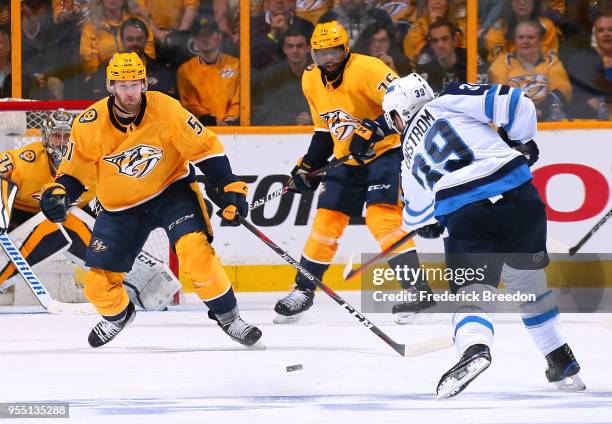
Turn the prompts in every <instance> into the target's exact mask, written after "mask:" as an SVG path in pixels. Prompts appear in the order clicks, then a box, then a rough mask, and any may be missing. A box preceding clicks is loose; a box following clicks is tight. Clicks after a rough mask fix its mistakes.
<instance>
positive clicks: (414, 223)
mask: <svg viewBox="0 0 612 424" xmlns="http://www.w3.org/2000/svg"><path fill="white" fill-rule="evenodd" d="M433 216H434V213H433V212H431V213H428V214H427V215H426V216H425V217H423V218H421V219H419V220H418V221H411V222H409V221H406V220H405V219H404V223H405V224H406V225H409V226H411V227H414V226H416V225H418V224H422V223H423V222H427V221H429V220H430V219H431V218H432V217H433Z"/></svg>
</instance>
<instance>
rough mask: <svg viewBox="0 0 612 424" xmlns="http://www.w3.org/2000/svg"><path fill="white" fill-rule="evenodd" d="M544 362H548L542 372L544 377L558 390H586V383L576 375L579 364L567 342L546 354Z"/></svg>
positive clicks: (578, 370)
mask: <svg viewBox="0 0 612 424" xmlns="http://www.w3.org/2000/svg"><path fill="white" fill-rule="evenodd" d="M546 362H548V366H547V367H546V371H545V372H544V373H545V374H546V378H547V379H548V381H550V382H551V383H553V384H554V385H555V386H557V388H558V389H559V390H563V391H568V392H581V391H583V390H586V385H585V384H584V383H583V382H582V379H581V378H580V376H579V375H578V373H579V372H580V365H579V364H578V361H576V358H575V357H574V354H573V353H572V349H570V347H569V346H568V345H567V343H566V344H564V345H563V346H560V347H558V348H557V349H555V350H553V351H552V352H550V353H549V354H548V355H546Z"/></svg>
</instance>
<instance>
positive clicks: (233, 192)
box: [218, 175, 249, 227]
mask: <svg viewBox="0 0 612 424" xmlns="http://www.w3.org/2000/svg"><path fill="white" fill-rule="evenodd" d="M248 190H249V189H248V187H247V185H246V183H244V182H243V181H240V180H238V177H236V176H235V175H231V176H230V177H229V178H227V179H226V180H225V181H224V182H223V183H221V185H220V187H219V192H220V194H221V210H220V211H219V213H218V215H219V216H220V217H221V219H222V222H223V223H226V224H228V225H231V226H233V227H237V226H239V225H240V221H239V220H238V219H237V218H238V217H237V215H240V216H241V217H243V218H246V217H247V215H248V214H249V204H248V203H247V200H246V196H247V193H248Z"/></svg>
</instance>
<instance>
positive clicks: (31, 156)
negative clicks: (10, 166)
mask: <svg viewBox="0 0 612 424" xmlns="http://www.w3.org/2000/svg"><path fill="white" fill-rule="evenodd" d="M19 157H20V158H21V159H22V160H25V161H26V162H29V163H32V162H34V161H35V160H36V153H34V151H33V150H24V151H23V152H21V153H19Z"/></svg>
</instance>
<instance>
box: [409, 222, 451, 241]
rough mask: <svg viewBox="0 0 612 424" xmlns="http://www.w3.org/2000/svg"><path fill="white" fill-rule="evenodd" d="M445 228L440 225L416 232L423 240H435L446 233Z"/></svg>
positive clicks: (435, 224) (429, 226) (431, 225)
mask: <svg viewBox="0 0 612 424" xmlns="http://www.w3.org/2000/svg"><path fill="white" fill-rule="evenodd" d="M444 229H445V227H444V226H443V225H441V224H439V223H437V222H436V223H434V224H429V225H424V226H422V227H421V228H417V230H416V232H417V234H418V235H420V236H421V237H423V238H426V239H435V238H438V237H440V236H441V235H442V233H444Z"/></svg>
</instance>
